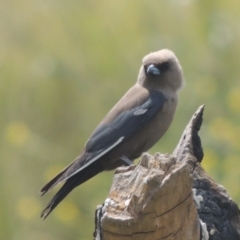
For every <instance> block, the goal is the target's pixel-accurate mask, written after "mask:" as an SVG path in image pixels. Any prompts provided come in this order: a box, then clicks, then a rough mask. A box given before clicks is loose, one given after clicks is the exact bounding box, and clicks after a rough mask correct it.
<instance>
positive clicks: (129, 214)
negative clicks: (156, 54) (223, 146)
mask: <svg viewBox="0 0 240 240" xmlns="http://www.w3.org/2000/svg"><path fill="white" fill-rule="evenodd" d="M203 110H204V106H201V107H199V109H198V110H197V111H196V113H195V114H194V115H193V117H192V119H191V120H190V122H189V124H188V125H187V126H186V128H185V130H184V132H183V135H182V137H181V139H180V141H179V143H178V145H177V147H176V149H175V150H174V152H173V154H160V153H156V154H155V156H150V155H149V154H147V153H145V154H143V156H142V158H141V160H140V162H139V163H138V164H137V165H130V166H128V167H120V168H118V169H116V171H115V175H114V179H113V183H112V186H111V189H110V192H109V195H108V197H107V199H106V200H105V202H104V204H102V205H101V206H98V207H97V210H96V214H95V232H94V237H95V239H96V240H103V239H104V240H123V239H124V240H135V239H136V240H141V239H144V240H157V239H158V240H160V239H165V240H170V239H171V240H195V239H196V240H199V239H202V240H207V239H209V240H219V239H223V240H225V239H226V240H235V239H236V240H238V239H239V240H240V212H239V209H238V206H237V205H236V204H235V203H234V202H233V201H232V199H231V198H230V196H229V195H228V194H227V192H226V190H225V189H224V188H223V187H222V186H219V185H218V184H217V183H215V182H214V181H213V180H212V179H211V178H210V177H209V176H208V175H207V174H206V172H205V171H204V169H203V168H202V167H201V164H200V163H201V161H202V159H203V149H202V146H201V140H200V137H199V135H198V131H199V130H200V127H201V124H202V116H203Z"/></svg>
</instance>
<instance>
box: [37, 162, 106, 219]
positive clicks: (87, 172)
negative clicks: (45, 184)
mask: <svg viewBox="0 0 240 240" xmlns="http://www.w3.org/2000/svg"><path fill="white" fill-rule="evenodd" d="M102 171H103V169H102V167H101V165H100V163H99V162H95V163H93V164H91V165H89V166H88V167H86V168H84V169H83V170H82V171H80V172H78V173H77V174H76V175H74V176H72V177H71V178H69V179H68V180H67V181H66V182H65V184H64V185H63V186H62V187H61V188H60V190H59V191H58V192H57V193H56V195H55V196H54V197H53V198H52V200H51V201H50V202H49V203H48V205H47V207H46V208H45V209H44V210H43V211H42V213H41V218H43V220H44V219H45V218H46V217H47V216H48V215H49V214H50V213H51V212H52V210H53V209H54V208H55V207H56V206H57V205H58V204H59V203H60V202H61V201H62V200H63V199H64V198H65V197H66V196H67V195H68V194H69V193H70V192H71V191H72V190H73V189H74V188H75V187H77V186H78V185H80V184H82V183H84V182H85V181H87V180H89V179H90V178H92V177H94V176H95V175H97V174H98V173H100V172H102Z"/></svg>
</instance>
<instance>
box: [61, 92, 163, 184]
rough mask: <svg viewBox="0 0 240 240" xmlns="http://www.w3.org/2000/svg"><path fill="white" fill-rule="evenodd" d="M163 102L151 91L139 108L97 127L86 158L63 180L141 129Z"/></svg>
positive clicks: (89, 143)
mask: <svg viewBox="0 0 240 240" xmlns="http://www.w3.org/2000/svg"><path fill="white" fill-rule="evenodd" d="M165 101H166V98H165V97H164V95H163V94H162V93H161V92H158V91H151V92H150V94H149V97H148V98H147V99H146V101H145V102H144V103H142V104H141V105H140V106H137V107H135V108H133V109H131V110H128V111H124V112H122V113H120V114H119V115H118V116H117V117H116V118H115V119H114V120H113V121H112V122H110V123H108V124H104V125H101V126H99V127H98V128H97V129H96V130H95V131H94V132H93V134H92V136H91V137H90V139H89V140H88V142H87V144H86V148H85V151H86V154H87V157H86V158H85V159H84V160H83V161H81V162H75V164H73V165H72V166H71V170H70V169H69V170H70V171H69V173H68V174H67V175H68V176H67V177H66V178H65V179H64V180H67V179H68V178H70V177H72V176H73V175H75V174H76V173H78V172H80V171H81V170H82V169H84V168H86V167H87V166H89V165H90V164H92V163H93V162H95V161H96V160H97V159H99V158H100V157H102V156H103V155H104V154H106V153H107V152H109V151H110V150H112V149H113V148H114V147H116V146H117V145H118V144H120V143H121V142H122V141H124V140H126V139H128V138H129V137H130V136H132V135H133V134H134V133H135V132H137V131H138V130H139V129H141V128H142V127H143V126H144V125H146V124H147V123H148V122H149V121H151V119H153V118H154V116H155V115H156V114H157V113H158V112H159V110H160V109H161V108H162V107H163V104H164V102H165Z"/></svg>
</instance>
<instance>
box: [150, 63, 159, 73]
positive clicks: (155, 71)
mask: <svg viewBox="0 0 240 240" xmlns="http://www.w3.org/2000/svg"><path fill="white" fill-rule="evenodd" d="M147 74H148V75H160V70H159V69H158V68H157V67H156V66H155V65H154V64H151V65H149V66H148V68H147Z"/></svg>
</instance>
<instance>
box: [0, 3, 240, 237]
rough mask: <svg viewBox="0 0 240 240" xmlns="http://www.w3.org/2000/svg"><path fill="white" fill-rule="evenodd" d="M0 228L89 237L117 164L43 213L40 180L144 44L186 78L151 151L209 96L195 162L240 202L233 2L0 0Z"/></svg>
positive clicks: (68, 151) (239, 19) (59, 162)
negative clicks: (177, 65) (173, 60)
mask: <svg viewBox="0 0 240 240" xmlns="http://www.w3.org/2000/svg"><path fill="white" fill-rule="evenodd" d="M0 6H1V7H0V72H1V75H0V77H1V88H0V109H1V118H0V119H1V120H0V121H1V124H0V131H1V138H0V142H1V151H0V158H1V161H0V184H1V185H0V186H1V197H0V239H3V240H5V239H7V240H8V239H10V240H19V239H27V240H28V239H34V240H40V239H41V240H42V239H45V240H63V239H64V240H65V239H69V240H75V239H83V240H88V239H92V233H93V230H94V211H95V208H96V206H97V205H98V204H101V203H102V202H103V201H104V199H105V198H106V196H107V194H108V191H109V188H110V185H111V181H112V176H113V172H105V173H102V174H99V175H98V176H97V177H95V178H93V179H91V180H90V181H88V182H87V183H86V184H84V185H82V186H81V187H79V188H78V189H76V190H75V191H73V192H72V193H71V194H70V195H69V196H68V197H67V198H66V199H65V200H64V201H63V202H62V203H61V204H60V205H59V206H58V207H57V209H56V210H55V211H54V212H53V213H52V214H51V215H50V216H49V218H48V219H47V220H46V221H44V222H42V221H41V220H40V218H39V215H40V212H41V210H42V209H43V208H44V207H45V205H46V204H47V202H48V201H49V200H50V198H51V197H52V196H53V194H54V192H56V190H53V191H52V192H50V193H49V194H47V195H46V196H45V197H44V198H40V196H39V194H38V191H39V189H40V187H41V186H42V185H43V184H44V183H46V181H48V180H49V179H50V178H51V177H53V176H54V174H56V173H57V172H58V171H59V170H61V168H63V167H64V166H65V165H67V164H68V163H70V162H71V161H72V160H73V159H74V158H75V157H76V156H77V155H78V154H79V153H80V151H81V148H82V146H83V145H84V143H85V142H86V140H87V138H88V136H89V135H90V133H91V132H92V130H93V129H94V128H95V126H96V125H97V124H98V123H99V121H100V120H101V119H102V118H103V117H104V116H105V114H106V113H107V112H108V110H109V109H110V108H111V107H112V106H113V105H114V104H115V103H116V102H117V101H118V99H119V98H120V97H121V96H122V95H123V94H124V93H125V92H126V90H127V89H128V88H129V87H130V86H132V85H133V84H134V83H135V81H136V78H137V74H138V71H139V68H140V65H141V60H142V58H143V56H144V55H146V54H148V53H149V52H151V51H156V50H159V49H162V48H169V49H172V50H173V51H174V52H175V53H176V55H177V56H178V58H179V60H180V62H181V64H182V67H183V69H184V76H185V79H186V86H185V88H184V89H183V90H182V91H181V92H180V103H179V106H178V109H177V112H176V115H175V119H174V122H173V123H172V126H171V128H170V129H169V131H168V133H167V134H166V135H165V137H164V138H163V139H162V140H161V141H160V142H159V143H158V144H156V145H155V147H154V148H152V149H151V150H150V151H149V152H150V153H151V154H154V153H155V152H157V151H160V152H162V153H165V152H170V153H171V152H172V151H173V149H174V147H175V146H176V144H177V142H178V140H179V138H180V136H181V133H182V131H183V129H184V128H185V126H186V124H187V123H188V121H189V119H190V118H191V116H192V114H193V113H194V111H195V110H196V109H197V108H198V106H200V105H201V104H206V110H205V113H204V122H203V126H202V129H201V132H200V135H201V138H202V143H203V147H204V152H205V158H204V161H203V166H204V168H205V169H206V171H207V172H208V173H209V174H210V175H211V176H212V178H214V179H215V180H216V181H217V182H218V183H220V184H222V185H223V186H224V187H226V188H227V190H228V191H229V193H230V195H231V196H232V198H233V199H234V200H235V201H236V202H238V203H240V190H239V187H238V183H239V181H240V164H239V161H240V159H239V155H240V123H239V113H240V81H239V76H240V67H239V66H240V44H239V42H240V2H239V1H227V0H218V1H209V0H202V1H198V0H181V1H177V0H162V1H153V0H131V1H127V0H122V1H110V0H108V1H107V0H103V1H97V0H95V1H94V0H92V1H83V0H82V1H76V0H68V1H66V0H20V1H19V0H8V1H4V0H1V1H0Z"/></svg>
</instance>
